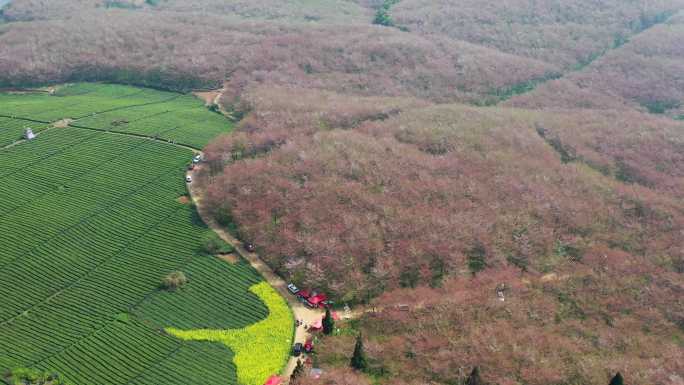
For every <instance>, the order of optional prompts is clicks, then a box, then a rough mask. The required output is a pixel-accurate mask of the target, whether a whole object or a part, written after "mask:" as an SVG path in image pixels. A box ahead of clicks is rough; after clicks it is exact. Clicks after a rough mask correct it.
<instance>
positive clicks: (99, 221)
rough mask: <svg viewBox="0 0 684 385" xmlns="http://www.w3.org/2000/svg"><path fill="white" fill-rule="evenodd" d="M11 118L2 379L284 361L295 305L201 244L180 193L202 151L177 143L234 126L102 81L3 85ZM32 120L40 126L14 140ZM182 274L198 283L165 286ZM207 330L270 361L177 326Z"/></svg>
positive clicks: (140, 374)
mask: <svg viewBox="0 0 684 385" xmlns="http://www.w3.org/2000/svg"><path fill="white" fill-rule="evenodd" d="M0 115H2V116H3V117H2V118H0V164H1V165H2V166H3V167H2V168H0V298H2V300H0V378H2V379H1V380H0V382H1V381H7V379H6V378H4V377H2V373H5V372H7V371H9V370H11V369H12V368H16V367H25V368H32V369H37V370H39V371H41V372H56V373H59V374H60V375H61V376H63V378H64V379H66V380H68V381H70V382H71V383H73V384H76V385H109V384H111V385H124V384H134V385H159V384H164V385H173V384H178V385H191V384H217V385H218V384H237V383H238V380H240V383H243V384H245V385H253V384H254V385H260V384H259V383H258V381H260V380H262V378H261V377H264V376H266V374H262V373H261V372H259V373H256V374H254V373H253V372H254V371H255V369H251V368H252V366H251V365H253V364H254V363H255V362H261V364H260V365H259V367H260V369H261V370H262V371H263V370H264V368H266V370H272V371H278V370H279V369H280V368H281V367H282V365H283V364H284V362H285V360H286V356H287V353H288V352H289V347H290V341H291V338H292V327H293V325H292V324H293V320H292V316H291V315H290V313H289V309H288V308H287V305H286V303H285V302H284V301H283V300H282V298H280V297H277V298H280V301H278V299H277V298H276V299H275V300H274V298H273V296H272V295H274V292H273V289H271V288H270V287H269V286H268V285H265V284H264V283H263V281H262V279H261V277H260V276H259V275H258V273H256V271H254V270H253V269H252V268H251V267H250V266H249V265H248V264H247V263H245V262H242V261H241V262H238V263H235V264H230V263H227V262H224V261H222V260H220V259H218V258H215V257H213V256H206V255H202V253H201V252H200V250H201V248H202V240H203V239H204V238H205V237H206V236H207V235H208V234H209V233H210V230H209V229H208V228H207V227H206V226H205V225H204V224H203V223H201V221H200V220H199V219H198V216H197V214H196V212H195V210H194V208H193V207H192V206H190V205H188V204H187V203H183V200H179V199H178V198H179V197H181V196H183V195H184V194H186V193H187V190H186V186H185V183H184V180H183V178H184V174H185V168H186V166H187V164H188V162H189V159H190V158H191V157H192V155H193V153H192V150H190V149H188V148H184V147H181V146H176V145H173V144H170V143H167V141H171V142H173V141H176V142H177V143H182V144H184V145H187V146H191V147H195V148H200V147H202V146H204V145H205V144H206V143H207V141H208V140H209V138H211V137H213V136H216V135H217V134H220V133H221V132H226V131H229V130H230V129H231V126H230V124H229V122H228V121H226V120H225V119H224V118H223V117H222V116H220V115H218V114H215V113H213V112H210V111H208V110H207V109H206V108H205V107H204V106H203V104H202V102H200V101H199V100H196V99H195V98H193V97H190V96H184V95H178V94H170V93H165V92H160V91H154V90H146V89H137V88H132V87H124V86H115V85H98V84H78V85H74V86H70V87H65V88H62V89H60V90H58V91H57V92H55V93H54V94H53V95H50V94H47V93H46V94H21V95H19V94H12V95H10V94H0ZM65 118H69V119H73V121H71V125H72V126H67V127H61V126H57V127H55V126H54V125H53V123H54V122H55V121H60V120H62V119H65ZM115 123H116V124H115ZM25 124H30V127H31V128H32V129H33V130H34V131H35V132H40V134H39V135H38V137H37V138H36V139H34V140H32V141H26V142H19V143H17V144H16V145H14V146H9V147H6V145H7V144H8V143H12V142H13V141H15V140H17V139H18V137H17V135H16V134H18V135H19V136H20V135H21V133H22V132H23V129H24V128H25V127H24V125H25ZM113 132H116V133H113ZM3 133H5V134H6V135H4V136H3ZM117 133H118V134H117ZM122 133H123V134H126V135H122ZM145 136H149V137H153V138H158V139H161V140H151V139H150V138H147V137H145ZM3 138H10V139H11V141H10V140H8V139H3ZM3 140H4V142H3ZM3 144H4V145H3ZM173 271H182V272H183V273H185V275H186V276H187V278H188V283H187V284H186V285H185V286H183V287H182V288H180V289H178V290H175V291H166V290H162V289H160V283H161V281H162V279H163V278H164V277H165V276H166V275H168V274H169V273H171V272H173ZM264 285H265V286H266V287H265V288H264ZM256 288H259V290H257V289H256ZM269 289H270V291H269ZM263 325H271V326H273V325H277V327H270V326H269V328H268V330H266V329H264V327H263ZM209 329H211V330H217V331H221V332H222V333H229V334H230V333H237V334H238V335H242V336H248V337H249V338H253V339H254V344H255V345H256V344H258V345H259V346H261V345H262V344H266V345H269V346H272V349H270V350H272V353H271V354H272V356H271V357H269V358H268V359H266V360H264V357H263V356H258V357H257V356H256V354H253V355H250V354H245V350H246V349H245V346H246V347H247V350H249V345H250V341H249V340H247V341H245V340H244V339H243V340H242V341H240V342H239V344H238V343H237V342H236V341H235V340H229V339H224V340H221V339H211V340H209V339H206V338H196V339H198V340H204V342H200V341H195V339H193V338H188V337H187V335H183V336H182V337H183V338H178V337H176V336H180V335H181V334H182V333H190V334H192V333H197V332H199V331H201V330H209ZM243 331H244V332H243ZM240 333H243V334H240ZM234 352H235V353H234ZM234 354H240V360H234V358H236V357H234ZM235 362H238V363H239V364H240V365H241V366H244V368H243V369H242V372H241V368H240V367H236V365H235ZM248 372H249V373H248ZM269 374H271V373H269ZM264 378H265V377H264Z"/></svg>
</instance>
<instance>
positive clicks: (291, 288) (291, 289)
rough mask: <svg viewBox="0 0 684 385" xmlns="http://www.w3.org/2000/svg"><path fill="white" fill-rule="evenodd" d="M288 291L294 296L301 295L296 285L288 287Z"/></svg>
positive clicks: (292, 284)
mask: <svg viewBox="0 0 684 385" xmlns="http://www.w3.org/2000/svg"><path fill="white" fill-rule="evenodd" d="M287 290H289V291H290V293H292V294H297V293H299V289H298V288H297V286H295V285H294V283H291V284H289V285H287Z"/></svg>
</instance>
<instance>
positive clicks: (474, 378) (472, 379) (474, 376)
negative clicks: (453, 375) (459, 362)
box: [465, 366, 484, 385]
mask: <svg viewBox="0 0 684 385" xmlns="http://www.w3.org/2000/svg"><path fill="white" fill-rule="evenodd" d="M465 385H484V382H483V381H482V378H481V377H480V368H478V367H477V366H476V367H474V368H473V371H472V372H470V375H469V376H468V378H467V379H466V382H465Z"/></svg>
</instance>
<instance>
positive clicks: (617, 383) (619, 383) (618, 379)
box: [609, 372, 624, 385]
mask: <svg viewBox="0 0 684 385" xmlns="http://www.w3.org/2000/svg"><path fill="white" fill-rule="evenodd" d="M609 385H624V381H623V380H622V374H620V372H617V374H615V376H614V377H613V379H612V380H610V384H609Z"/></svg>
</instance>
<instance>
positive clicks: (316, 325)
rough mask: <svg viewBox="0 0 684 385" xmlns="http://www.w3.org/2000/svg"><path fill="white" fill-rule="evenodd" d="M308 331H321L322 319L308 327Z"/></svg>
mask: <svg viewBox="0 0 684 385" xmlns="http://www.w3.org/2000/svg"><path fill="white" fill-rule="evenodd" d="M309 330H310V331H312V332H315V331H319V330H323V318H320V319H318V320H317V321H316V322H314V323H313V324H311V326H309Z"/></svg>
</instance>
